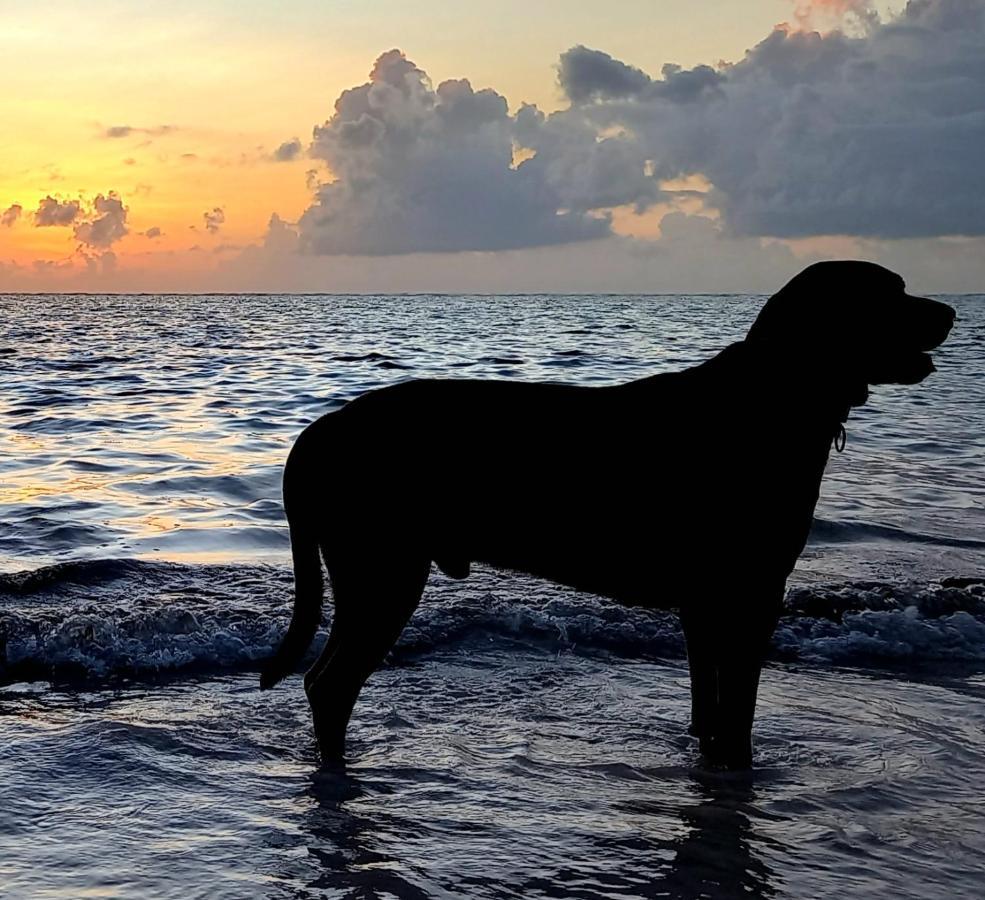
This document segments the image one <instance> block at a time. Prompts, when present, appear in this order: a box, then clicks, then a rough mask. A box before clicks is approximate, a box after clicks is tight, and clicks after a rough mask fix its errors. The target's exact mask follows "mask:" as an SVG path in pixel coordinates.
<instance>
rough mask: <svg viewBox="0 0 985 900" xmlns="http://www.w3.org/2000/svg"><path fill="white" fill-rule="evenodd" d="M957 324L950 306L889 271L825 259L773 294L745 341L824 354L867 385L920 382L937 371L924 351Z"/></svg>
mask: <svg viewBox="0 0 985 900" xmlns="http://www.w3.org/2000/svg"><path fill="white" fill-rule="evenodd" d="M952 324H954V310H953V309H952V308H951V307H950V306H948V305H947V304H946V303H940V302H938V301H937V300H928V299H926V298H924V297H914V296H912V295H910V294H908V293H906V289H905V284H904V282H903V279H902V278H900V276H899V275H897V274H896V273H895V272H890V271H889V269H885V268H883V267H882V266H879V265H876V264H875V263H870V262H854V261H850V262H820V263H815V264H814V265H812V266H808V267H807V268H806V269H804V271H803V272H801V273H800V274H799V275H796V276H794V278H792V279H791V280H790V281H789V282H788V283H787V284H786V285H785V286H784V287H783V288H782V289H781V290H780V291H779V292H778V293H776V294H774V295H773V296H772V297H770V299H769V300H768V301H767V302H766V305H765V306H764V307H763V308H762V310H760V313H759V316H758V317H757V318H756V321H755V322H754V323H753V326H752V328H750V329H749V334H748V335H747V340H748V341H768V342H770V343H771V344H772V345H774V346H776V347H778V348H779V347H782V348H784V349H785V350H793V351H794V352H803V353H805V354H810V355H813V352H812V351H815V350H816V351H820V352H821V353H823V354H824V357H825V358H827V359H830V360H831V361H832V363H833V364H835V365H842V366H845V367H847V368H850V369H851V370H852V371H853V372H856V373H858V375H860V376H861V377H862V378H863V379H864V380H865V382H866V383H867V384H917V383H919V382H921V381H923V379H924V378H926V377H927V376H928V375H929V374H930V373H931V372H933V371H934V364H933V362H932V361H931V359H930V356H929V355H928V353H927V352H926V351H928V350H932V349H933V348H934V347H936V346H937V345H938V344H940V343H942V342H943V341H944V339H945V338H946V337H947V335H948V332H950V330H951V325H952Z"/></svg>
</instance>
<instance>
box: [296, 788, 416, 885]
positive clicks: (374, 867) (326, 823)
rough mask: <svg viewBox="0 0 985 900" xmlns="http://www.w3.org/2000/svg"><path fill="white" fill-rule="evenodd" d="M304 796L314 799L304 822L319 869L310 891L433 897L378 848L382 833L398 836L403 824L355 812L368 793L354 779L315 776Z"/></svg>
mask: <svg viewBox="0 0 985 900" xmlns="http://www.w3.org/2000/svg"><path fill="white" fill-rule="evenodd" d="M304 793H305V796H306V798H309V799H310V800H313V801H314V804H313V805H312V806H311V808H310V810H309V812H308V814H307V816H306V818H305V823H304V824H305V831H306V832H307V834H308V835H309V836H310V843H309V844H308V854H309V856H310V857H311V858H312V860H313V861H316V862H317V865H318V868H319V871H318V874H317V875H316V876H315V878H314V879H313V880H312V881H311V882H310V884H309V885H308V886H309V887H311V888H316V889H318V890H324V891H329V892H335V891H338V892H340V895H344V896H349V897H379V896H393V897H401V898H405V897H406V898H408V900H418V898H422V900H423V898H427V897H430V896H432V895H431V894H429V893H428V892H427V891H426V890H424V889H423V888H421V887H419V886H418V885H417V884H414V883H413V882H411V881H409V880H408V879H407V878H406V877H405V876H404V874H402V873H401V871H400V870H401V869H404V868H406V863H404V862H402V861H398V860H396V859H394V858H392V857H390V856H388V855H387V854H386V853H383V852H381V851H380V850H379V849H377V845H378V844H379V843H380V842H381V839H382V837H383V836H384V835H386V834H390V835H394V834H396V835H399V834H400V831H401V829H402V827H403V826H404V823H400V822H399V821H398V820H397V819H396V817H391V816H387V815H381V813H380V811H379V809H377V810H376V811H375V813H374V816H373V818H370V817H368V816H363V815H360V814H358V813H356V812H354V811H353V806H354V805H355V801H357V800H358V799H360V798H362V797H365V796H367V794H368V791H367V789H366V787H365V786H364V785H363V784H362V783H361V782H360V781H359V780H358V779H356V778H354V777H352V776H351V775H349V774H347V773H346V772H344V771H338V770H334V771H322V772H316V773H315V774H313V775H312V776H311V778H310V781H309V784H308V786H307V788H306V790H305V792H304ZM422 878H423V876H422Z"/></svg>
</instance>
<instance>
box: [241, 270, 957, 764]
mask: <svg viewBox="0 0 985 900" xmlns="http://www.w3.org/2000/svg"><path fill="white" fill-rule="evenodd" d="M954 318H955V313H954V310H953V309H952V308H951V307H950V306H947V305H946V304H944V303H940V302H938V301H935V300H929V299H924V298H921V297H914V296H910V295H909V294H907V293H906V291H905V286H904V282H903V279H902V278H901V277H900V276H898V275H896V274H894V273H893V272H890V271H889V270H887V269H885V268H883V267H881V266H878V265H876V264H873V263H867V262H855V261H845V262H822V263H817V264H815V265H812V266H810V267H808V268H807V269H805V270H804V271H802V272H801V273H800V274H798V275H796V276H795V277H794V278H793V279H792V280H791V281H790V282H789V283H788V284H786V285H785V286H784V287H783V288H782V289H781V290H780V291H779V292H778V293H777V294H775V295H774V296H772V297H771V298H770V299H769V300H768V301H767V302H766V304H765V306H763V308H762V310H761V311H760V313H759V315H758V317H757V318H756V320H755V321H754V322H753V324H752V327H751V328H750V329H749V332H748V334H747V336H746V338H745V340H743V341H739V342H738V343H734V344H732V345H731V346H728V347H726V348H725V349H724V350H722V351H721V352H720V353H719V354H718V355H717V356H715V357H713V358H712V359H709V360H707V361H706V362H704V363H701V364H700V365H697V366H694V367H693V368H690V369H686V370H683V371H678V372H671V373H664V374H659V375H654V376H652V377H649V378H643V379H641V380H637V381H632V382H629V383H626V384H619V385H615V386H611V387H576V386H572V385H565V384H544V383H535V384H532V383H523V382H510V381H481V380H460V379H447V380H445V379H436V380H417V381H405V382H402V383H399V384H395V385H393V386H390V387H386V388H382V389H380V390H376V391H372V392H370V393H367V394H364V395H363V396H361V397H359V398H357V399H355V400H353V401H352V402H350V403H349V404H348V405H346V406H345V407H343V408H342V409H340V410H338V411H336V412H332V413H330V414H328V415H326V416H323V417H322V418H320V419H318V420H317V421H315V422H313V423H312V424H311V425H309V426H308V427H307V428H306V429H305V430H304V431H303V432H302V434H301V435H300V436H299V437H298V439H297V441H296V443H295V444H294V446H293V448H292V450H291V452H290V454H289V457H288V460H287V464H286V466H285V470H284V485H283V486H284V504H285V510H286V514H287V519H288V523H289V526H290V536H291V549H292V555H293V564H294V576H295V604H294V612H293V617H292V621H291V624H290V627H289V629H288V631H287V633H286V635H285V637H284V639H283V642H282V643H281V645H280V647H279V648H278V650H277V651H276V652H275V653H274V655H273V656H272V657H270V658H269V659H268V660H267V661H266V662H265V664H264V665H263V669H262V673H261V686H262V687H263V688H269V687H271V686H273V685H274V684H276V683H277V682H278V681H279V680H281V679H282V678H283V677H284V676H286V675H287V674H289V673H290V672H292V671H293V670H294V669H295V668H296V666H297V665H298V664H299V662H300V660H301V659H302V657H303V656H304V653H305V651H306V650H307V648H308V646H309V644H310V643H311V641H312V639H313V637H314V635H315V633H316V631H317V629H318V626H319V624H320V621H321V603H322V588H323V583H322V568H321V560H324V563H325V568H326V569H327V570H328V573H329V576H330V579H331V586H332V593H333V598H334V603H335V616H334V621H333V624H332V628H331V632H330V635H329V638H328V642H327V644H326V646H325V648H324V650H323V651H322V653H321V655H320V657H319V658H318V660H317V662H316V663H315V664H314V666H313V667H312V668H311V669H310V670H309V671H308V672H307V673H306V675H305V679H304V685H305V691H306V693H307V696H308V700H309V702H310V705H311V711H312V717H313V721H314V728H315V734H316V737H317V740H318V744H319V749H320V752H321V755H322V758H323V760H325V761H326V763H331V762H340V761H342V760H343V758H344V749H345V732H346V727H347V724H348V722H349V718H350V716H351V713H352V710H353V706H354V704H355V702H356V699H357V697H358V695H359V691H360V690H361V688H362V686H363V684H364V683H365V681H366V679H367V678H368V677H369V676H370V675H371V674H372V672H373V671H374V670H375V669H376V668H377V667H378V666H379V665H380V663H381V662H382V661H383V659H384V658H385V657H386V655H387V653H388V652H389V651H390V649H391V648H392V647H393V645H394V643H395V642H396V641H397V638H398V637H399V635H400V633H401V631H402V630H403V628H404V626H405V624H406V623H407V620H408V619H409V618H410V616H411V614H412V613H413V611H414V609H415V608H416V607H417V604H418V602H419V601H420V599H421V594H422V592H423V590H424V587H425V584H426V582H427V579H428V575H429V573H430V570H431V564H432V562H433V563H434V564H436V565H437V567H438V568H439V569H440V570H441V571H442V572H444V573H445V574H446V575H448V576H450V577H451V578H466V577H467V576H468V575H469V571H470V566H471V564H472V563H473V562H481V563H485V564H486V565H489V566H493V567H496V568H501V569H507V570H515V571H518V572H525V573H527V574H529V575H532V576H535V577H538V578H543V579H547V580H549V581H552V582H556V583H559V584H564V585H569V586H570V587H572V588H575V589H578V590H582V591H587V592H590V593H593V594H597V595H600V596H603V597H608V598H611V599H613V600H615V601H618V602H620V603H624V604H631V605H638V606H643V607H649V608H662V609H666V608H672V609H677V610H678V611H679V614H680V618H681V622H682V626H683V630H684V637H685V642H686V646H687V655H688V666H689V670H690V677H691V726H690V729H689V730H690V733H691V734H693V735H694V736H696V737H697V738H698V740H699V746H700V751H701V753H702V754H703V755H704V757H705V758H706V759H707V761H708V762H709V763H710V764H713V765H714V766H716V767H723V768H729V769H743V768H748V767H750V766H751V763H752V740H751V734H752V725H753V715H754V711H755V705H756V692H757V688H758V684H759V674H760V667H761V665H762V662H763V659H764V656H765V654H766V651H767V648H768V645H769V641H770V638H771V636H772V633H773V630H774V628H775V626H776V623H777V620H778V618H779V616H780V612H781V609H782V603H783V596H784V589H785V585H786V580H787V577H788V576H789V575H790V573H791V571H792V570H793V567H794V564H795V563H796V561H797V558H798V556H799V555H800V553H801V551H802V550H803V548H804V545H805V543H806V541H807V536H808V532H809V530H810V528H811V522H812V519H813V513H814V507H815V504H816V503H817V499H818V493H819V489H820V484H821V478H822V475H823V474H824V468H825V465H826V464H827V460H828V456H829V453H830V450H831V447H832V444H833V443H838V442H839V441H840V440H841V439H843V436H844V422H845V420H846V419H847V417H848V414H849V410H850V409H851V408H852V407H854V406H859V405H861V404H863V403H865V402H866V399H867V397H868V389H869V386H870V385H874V384H908V385H912V384H917V383H919V382H920V381H922V380H923V379H924V378H926V377H927V376H928V375H929V374H930V373H931V372H933V371H934V366H933V363H932V361H931V358H930V356H929V355H928V353H927V351H928V350H931V349H933V348H934V347H937V346H938V345H939V344H941V343H942V342H943V341H944V340H945V338H946V337H947V335H948V333H949V331H950V329H951V326H952V324H953V322H954ZM839 446H840V445H839Z"/></svg>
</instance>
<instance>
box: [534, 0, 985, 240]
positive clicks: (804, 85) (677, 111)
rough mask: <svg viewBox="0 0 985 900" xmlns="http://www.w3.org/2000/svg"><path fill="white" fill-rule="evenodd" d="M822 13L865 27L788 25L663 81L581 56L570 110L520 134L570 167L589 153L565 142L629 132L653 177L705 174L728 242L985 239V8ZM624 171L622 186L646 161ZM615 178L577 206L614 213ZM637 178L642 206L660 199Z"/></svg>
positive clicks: (861, 7)
mask: <svg viewBox="0 0 985 900" xmlns="http://www.w3.org/2000/svg"><path fill="white" fill-rule="evenodd" d="M815 5H817V6H823V7H825V8H826V10H827V11H828V12H831V11H836V12H841V13H845V14H852V15H853V16H854V17H855V21H856V22H859V23H861V25H860V26H859V27H858V28H857V29H856V32H853V33H852V34H845V33H843V32H842V31H833V32H830V33H826V34H819V33H817V32H806V31H796V30H790V29H784V28H779V29H777V30H775V31H774V32H773V33H772V34H770V35H769V36H768V37H766V38H765V39H764V40H763V41H762V42H760V43H759V44H758V45H757V46H755V47H754V48H753V49H752V50H750V51H749V52H748V53H747V54H746V56H745V58H744V59H743V60H741V61H740V62H738V63H737V64H735V65H732V66H726V67H723V68H721V69H719V70H717V71H715V70H712V69H710V68H708V67H698V68H696V69H692V70H689V71H684V70H682V69H678V68H676V67H672V66H671V67H667V66H665V67H664V69H663V78H662V79H660V80H657V79H652V78H649V76H645V77H644V73H642V72H640V70H638V69H633V68H631V67H628V66H625V65H624V64H622V63H619V62H618V61H617V60H613V59H612V58H611V57H608V56H607V55H606V54H600V53H598V52H597V51H589V50H586V49H585V48H583V47H579V48H574V50H572V51H569V52H568V53H567V54H565V56H564V57H562V65H561V69H560V81H561V84H562V87H564V89H565V90H566V91H567V93H568V96H569V98H570V99H571V100H572V106H571V108H569V109H567V110H562V111H560V112H559V113H555V114H554V115H552V116H549V117H542V118H541V119H539V120H537V118H536V117H535V116H528V117H527V120H526V121H525V123H524V124H525V125H526V126H527V127H526V129H525V130H524V131H523V132H522V133H521V138H522V140H523V141H524V143H525V144H526V145H527V146H529V147H531V148H532V149H534V150H536V151H537V153H538V157H541V156H542V157H543V158H541V159H540V165H542V166H544V167H545V168H549V169H553V170H555V171H558V172H564V171H566V170H570V171H576V170H577V169H576V168H574V167H573V160H575V159H577V158H580V157H582V156H584V154H585V153H586V152H588V148H587V145H586V144H585V142H584V140H577V141H570V140H569V141H565V140H562V139H561V137H560V136H561V135H563V134H577V133H579V132H580V131H582V130H587V131H592V130H594V131H595V132H596V133H597V134H605V133H611V132H612V131H613V130H617V131H620V132H622V133H623V135H624V145H623V146H624V147H625V146H634V147H636V148H638V149H639V152H640V153H642V154H643V155H644V156H645V157H646V158H648V159H649V160H650V161H651V163H650V165H651V167H652V171H653V172H654V174H656V175H657V176H658V177H660V178H674V177H680V176H684V175H689V174H702V175H704V176H705V177H707V178H708V179H709V180H710V181H711V182H712V184H713V185H714V191H713V192H712V194H710V195H709V197H708V202H710V203H712V204H714V205H715V206H717V208H718V209H719V210H720V212H721V214H722V216H723V220H724V222H725V224H726V226H727V227H728V229H729V230H730V231H731V232H732V233H734V234H743V235H762V236H777V237H805V236H813V235H826V234H846V235H859V236H867V237H880V238H915V237H930V236H943V235H979V234H985V203H982V202H981V198H982V197H983V196H985V166H983V165H982V164H981V157H982V151H981V148H982V146H985V112H983V107H982V97H983V96H985V3H983V2H982V0H910V2H909V3H908V4H907V6H906V7H905V9H904V10H903V11H902V12H901V13H900V14H899V15H898V16H896V17H894V18H892V19H889V20H887V21H885V22H881V21H879V19H878V17H877V16H875V14H874V13H873V12H872V11H871V9H870V8H869V4H867V3H864V2H852V0H839V2H830V3H826V4H820V3H819V4H815ZM598 152H600V151H598ZM607 156H610V154H607ZM607 164H611V165H612V166H613V167H615V168H616V169H618V168H619V166H618V162H617V161H616V160H614V159H612V158H611V157H610V158H608V159H607ZM627 165H628V166H629V169H630V171H629V172H627V173H626V174H625V175H624V179H625V180H624V182H623V183H624V185H625V184H627V183H631V182H632V181H633V179H636V178H637V176H636V173H635V166H636V157H635V156H632V157H630V159H628V160H627ZM565 177H569V176H567V175H566V176H565ZM615 177H616V176H615V175H613V174H609V175H606V176H605V179H603V180H602V181H600V182H599V184H598V185H597V186H596V188H595V189H592V190H588V189H587V186H588V182H585V184H586V196H585V197H584V198H583V201H582V202H583V205H585V206H587V207H590V206H591V205H592V204H593V203H596V204H598V205H599V206H604V205H606V204H607V203H608V202H609V201H610V199H611V198H609V197H607V196H606V190H605V188H606V185H607V184H611V183H612V182H613V180H614V179H615ZM636 183H638V184H639V185H640V192H639V195H638V197H637V198H636V202H639V203H640V204H642V205H646V204H647V203H649V202H652V197H653V193H652V188H651V187H650V185H648V184H647V183H646V182H643V181H639V180H638V179H637V180H636Z"/></svg>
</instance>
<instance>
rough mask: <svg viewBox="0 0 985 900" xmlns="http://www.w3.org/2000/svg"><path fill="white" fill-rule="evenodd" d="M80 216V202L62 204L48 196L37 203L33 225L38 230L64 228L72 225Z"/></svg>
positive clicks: (70, 201) (71, 201) (68, 201)
mask: <svg viewBox="0 0 985 900" xmlns="http://www.w3.org/2000/svg"><path fill="white" fill-rule="evenodd" d="M81 215H82V203H81V201H79V200H66V201H65V202H64V203H63V202H62V201H60V200H56V199H55V198H54V197H52V196H50V195H49V196H47V197H45V198H44V199H43V200H41V201H40V202H39V203H38V208H37V211H36V212H35V213H34V224H35V226H36V227H38V228H50V227H56V226H57V227H65V226H68V225H72V224H74V223H75V221H76V219H78V218H79V217H80V216H81Z"/></svg>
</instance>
